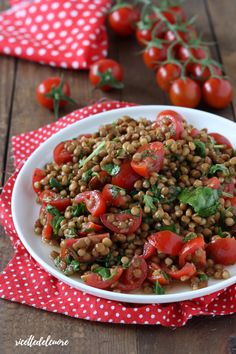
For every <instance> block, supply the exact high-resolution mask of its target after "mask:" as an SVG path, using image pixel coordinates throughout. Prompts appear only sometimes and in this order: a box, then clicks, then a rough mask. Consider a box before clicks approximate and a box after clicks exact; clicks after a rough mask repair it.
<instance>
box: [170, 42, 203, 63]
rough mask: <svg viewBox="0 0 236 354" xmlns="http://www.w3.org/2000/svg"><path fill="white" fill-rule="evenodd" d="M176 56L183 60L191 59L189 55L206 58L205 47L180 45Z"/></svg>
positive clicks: (195, 57)
mask: <svg viewBox="0 0 236 354" xmlns="http://www.w3.org/2000/svg"><path fill="white" fill-rule="evenodd" d="M177 57H178V59H179V60H181V61H183V62H185V61H186V60H189V59H191V57H193V58H194V59H206V58H207V52H206V49H205V48H203V47H198V48H194V47H188V46H182V45H181V46H180V47H179V49H178V53H177Z"/></svg>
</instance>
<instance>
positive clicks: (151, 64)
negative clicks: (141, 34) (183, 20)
mask: <svg viewBox="0 0 236 354" xmlns="http://www.w3.org/2000/svg"><path fill="white" fill-rule="evenodd" d="M151 43H152V42H150V43H149V45H148V46H147V48H146V49H145V50H144V52H143V61H144V63H145V65H146V66H147V67H148V68H150V69H156V68H157V67H158V66H159V65H160V63H161V62H162V61H164V60H166V58H167V48H168V47H167V45H166V44H164V43H162V44H160V45H158V46H157V45H152V44H151Z"/></svg>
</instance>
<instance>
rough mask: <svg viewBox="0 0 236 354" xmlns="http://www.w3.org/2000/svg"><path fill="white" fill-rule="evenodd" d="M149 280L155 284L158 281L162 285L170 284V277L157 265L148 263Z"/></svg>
mask: <svg viewBox="0 0 236 354" xmlns="http://www.w3.org/2000/svg"><path fill="white" fill-rule="evenodd" d="M147 278H148V280H149V281H150V282H152V283H155V282H156V281H158V282H159V283H160V284H161V285H167V284H169V283H170V279H169V277H168V276H167V275H166V274H165V272H164V271H163V270H162V269H161V267H160V266H159V265H158V264H156V263H153V262H151V263H148V275H147Z"/></svg>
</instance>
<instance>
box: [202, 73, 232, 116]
mask: <svg viewBox="0 0 236 354" xmlns="http://www.w3.org/2000/svg"><path fill="white" fill-rule="evenodd" d="M202 94H203V99H204V101H205V102H206V103H207V104H208V106H210V107H213V108H217V109H222V108H225V107H227V106H228V104H229V103H230V102H231V101H232V98H233V89H232V86H231V84H230V83H229V81H227V80H225V79H222V78H220V79H219V78H216V77H212V78H210V79H209V80H207V81H206V82H205V83H204V85H203V88H202Z"/></svg>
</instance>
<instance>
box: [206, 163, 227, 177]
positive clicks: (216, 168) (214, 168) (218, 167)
mask: <svg viewBox="0 0 236 354" xmlns="http://www.w3.org/2000/svg"><path fill="white" fill-rule="evenodd" d="M217 172H224V174H225V175H228V174H229V170H228V168H227V167H226V166H225V165H223V164H219V163H217V164H216V165H213V166H211V167H210V168H209V170H208V176H213V175H215V174H216V173H217Z"/></svg>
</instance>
